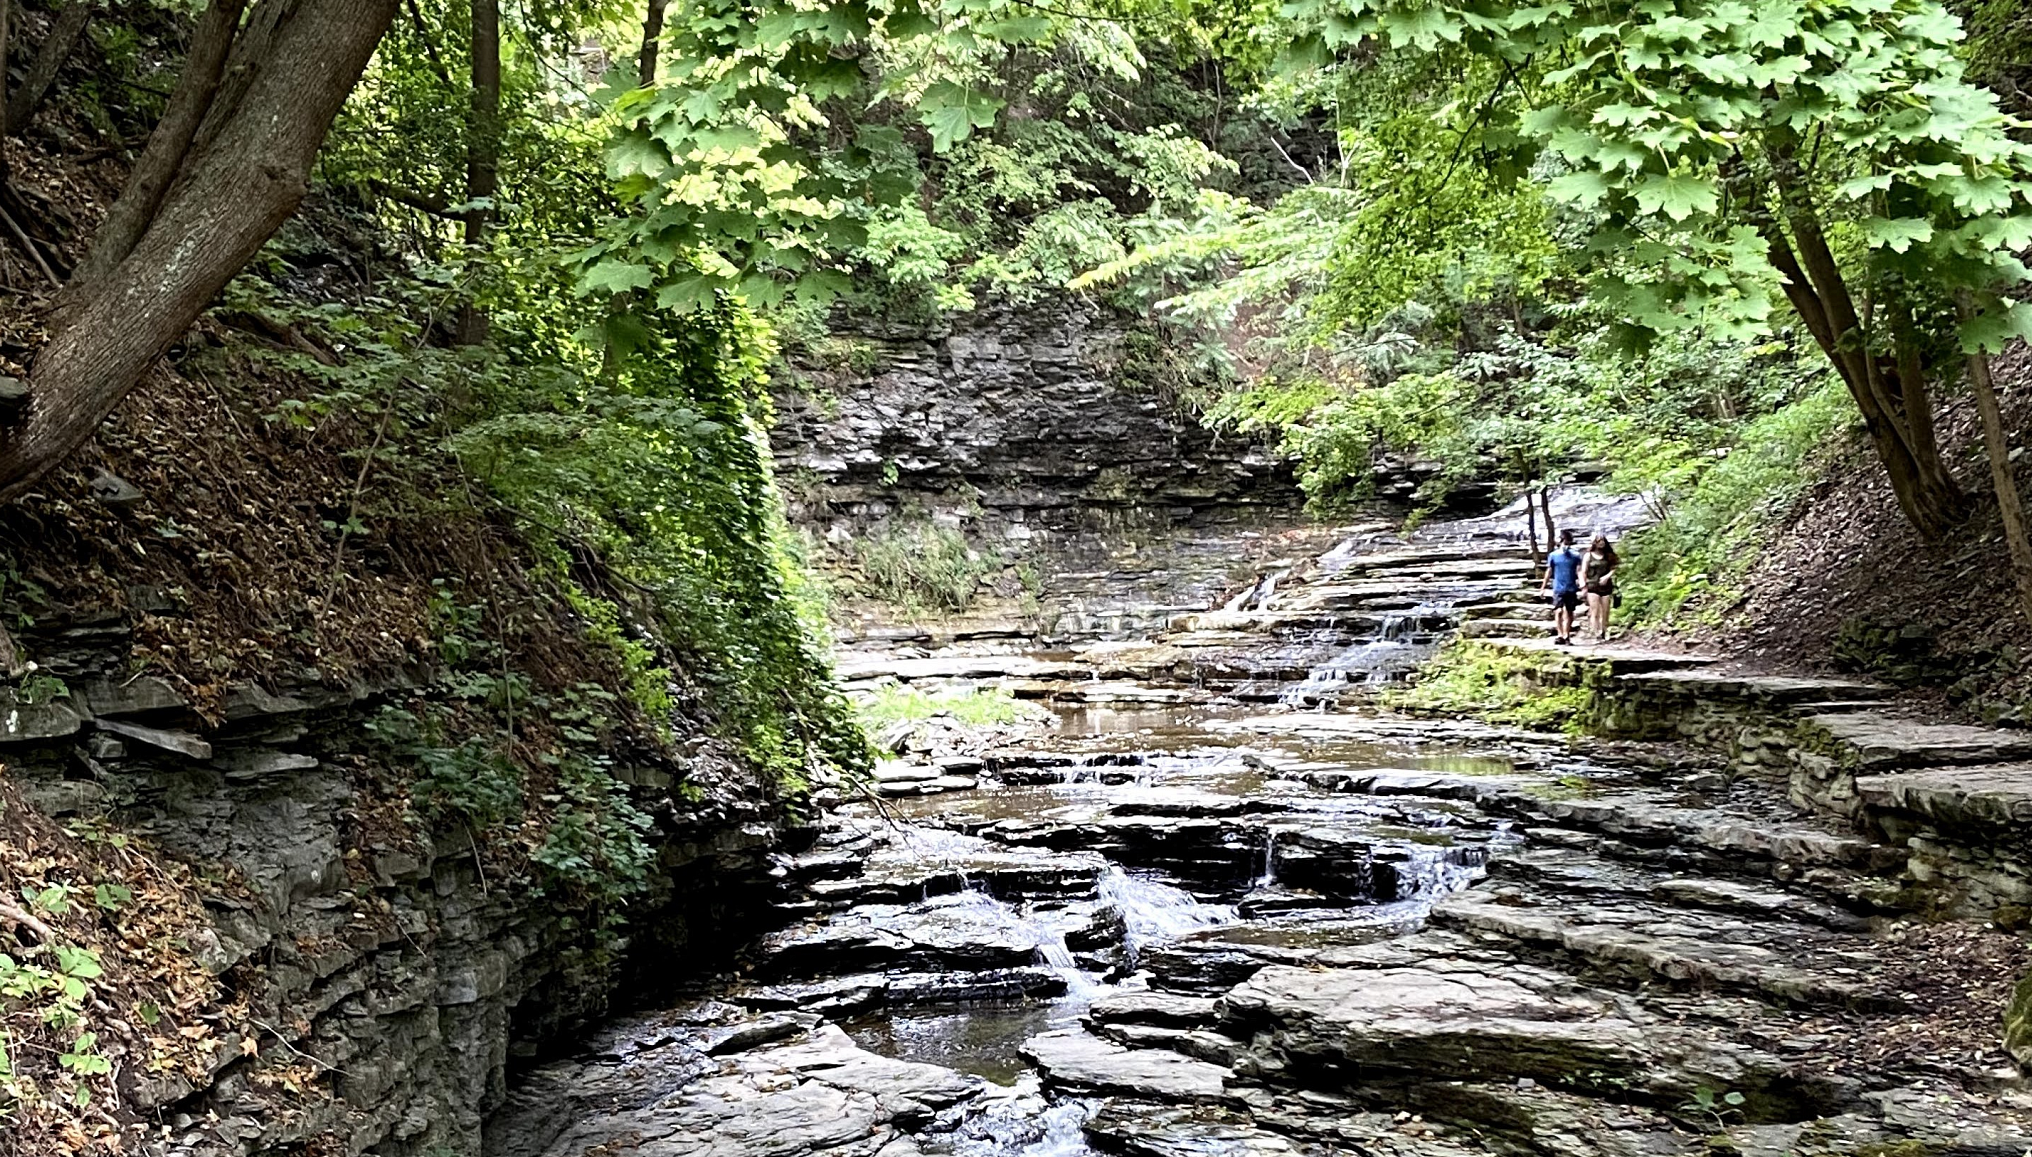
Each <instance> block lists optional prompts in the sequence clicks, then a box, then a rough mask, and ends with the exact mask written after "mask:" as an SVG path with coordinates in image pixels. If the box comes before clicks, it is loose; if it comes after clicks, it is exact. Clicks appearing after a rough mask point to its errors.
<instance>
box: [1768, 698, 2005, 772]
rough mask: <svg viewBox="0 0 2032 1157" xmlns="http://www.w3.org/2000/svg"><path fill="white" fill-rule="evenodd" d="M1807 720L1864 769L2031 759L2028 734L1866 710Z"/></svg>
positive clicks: (1892, 768) (1880, 769)
mask: <svg viewBox="0 0 2032 1157" xmlns="http://www.w3.org/2000/svg"><path fill="white" fill-rule="evenodd" d="M1807 722H1808V723H1809V724H1810V725H1811V726H1812V727H1814V728H1817V729H1818V730H1820V731H1823V732H1825V733H1826V734H1827V736H1828V737H1829V738H1830V739H1832V740H1833V741H1834V742H1835V743H1836V744H1838V745H1840V746H1842V747H1845V748H1848V749H1849V750H1850V751H1851V752H1852V753H1853V758H1854V760H1855V762H1856V764H1857V766H1858V767H1859V768H1860V769H1863V770H1869V771H1893V770H1897V769H1901V768H1927V767H1939V766H1943V765H1959V764H1983V763H2009V762H2012V761H2015V760H2024V759H2032V735H2026V734H2025V733H2024V732H2012V731H1999V730H1997V729H1995V728H1991V727H1973V726H1970V725H1968V724H1963V723H1928V722H1925V721H1923V720H1918V719H1907V718H1903V717H1901V716H1896V715H1887V714H1883V713H1881V712H1868V711H1858V712H1847V713H1844V714H1839V715H1815V716H1813V717H1812V718H1811V719H1809V720H1808V721H1807Z"/></svg>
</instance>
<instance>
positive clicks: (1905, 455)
mask: <svg viewBox="0 0 2032 1157" xmlns="http://www.w3.org/2000/svg"><path fill="white" fill-rule="evenodd" d="M1766 144H1767V148H1768V149H1769V157H1770V160H1771V179H1772V182H1773V184H1774V185H1775V186H1776V189H1777V194H1778V199H1777V206H1776V210H1775V211H1774V210H1773V208H1772V207H1771V206H1769V205H1768V204H1767V203H1766V201H1765V193H1764V190H1763V189H1762V188H1761V187H1759V186H1758V185H1757V184H1756V183H1755V182H1754V181H1748V180H1738V181H1737V182H1735V183H1734V184H1732V189H1731V191H1732V193H1734V194H1736V195H1739V196H1743V197H1744V198H1745V201H1746V206H1747V212H1748V215H1749V217H1750V219H1751V220H1753V221H1754V222H1755V223H1756V225H1757V229H1758V231H1759V232H1760V233H1761V234H1762V235H1763V238H1764V242H1765V245H1766V247H1767V250H1768V253H1769V256H1770V260H1771V264H1772V266H1773V267H1775V268H1776V269H1777V270H1778V272H1779V274H1780V275H1781V276H1782V277H1783V279H1784V283H1785V297H1786V299H1787V300H1788V301H1790V302H1791V303H1792V308H1793V310H1794V311H1795V312H1796V313H1798V314H1799V320H1800V321H1801V322H1802V323H1803V324H1804V325H1805V326H1806V330H1807V332H1808V333H1810V334H1812V335H1813V342H1814V344H1815V345H1817V346H1819V347H1820V349H1821V352H1822V353H1824V354H1826V355H1827V359H1828V361H1829V362H1830V363H1832V364H1833V366H1834V369H1835V372H1836V373H1837V374H1839V375H1840V376H1841V380H1842V384H1843V385H1845V386H1847V387H1848V390H1849V394H1850V395H1851V396H1852V397H1854V398H1855V400H1856V408H1857V409H1858V410H1860V411H1861V412H1862V415H1863V425H1864V426H1865V428H1867V429H1868V430H1869V433H1870V442H1871V444H1872V446H1874V447H1875V449H1876V451H1877V458H1878V460H1879V461H1880V462H1882V463H1883V466H1884V475H1885V477H1886V478H1887V479H1888V480H1889V481H1890V483H1891V492H1892V493H1893V494H1894V495H1896V497H1897V499H1898V508H1899V510H1900V511H1902V512H1903V513H1904V515H1905V519H1906V521H1907V522H1910V523H1911V524H1912V527H1913V529H1915V530H1917V531H1918V532H1919V534H1920V536H1921V537H1923V538H1926V539H1938V538H1940V537H1941V536H1943V535H1945V534H1946V533H1947V531H1948V530H1949V529H1950V528H1951V527H1953V526H1954V525H1955V524H1956V523H1957V522H1960V521H1961V520H1962V518H1964V517H1965V516H1966V515H1967V514H1968V498H1967V496H1966V495H1964V494H1963V493H1962V490H1961V487H1960V486H1959V485H1958V484H1956V482H1955V480H1954V475H1953V474H1951V473H1950V472H1949V471H1948V469H1947V464H1946V463H1945V462H1944V461H1943V460H1942V459H1941V456H1940V447H1939V445H1938V443H1937V442H1936V441H1935V439H1934V431H1933V402H1932V399H1931V398H1930V397H1929V396H1928V394H1927V390H1926V375H1925V366H1924V364H1923V363H1922V362H1921V360H1920V358H1919V356H1918V354H1917V349H1918V347H1917V345H1916V343H1914V342H1912V341H1910V340H1902V341H1896V340H1894V345H1895V346H1896V349H1895V350H1894V356H1892V357H1889V358H1887V357H1885V356H1883V355H1882V354H1881V353H1879V352H1878V351H1877V350H1875V349H1873V348H1872V346H1871V340H1870V338H1871V334H1870V327H1869V326H1868V325H1867V324H1865V319H1864V318H1863V317H1862V316H1860V315H1859V314H1858V311H1857V308H1856V299H1855V297H1854V295H1853V294H1852V293H1851V292H1850V290H1849V285H1848V280H1847V278H1845V277H1844V276H1843V275H1842V271H1841V265H1840V263H1839V262H1838V261H1837V260H1836V258H1835V255H1834V250H1833V248H1832V247H1831V246H1830V245H1829V244H1828V241H1827V236H1826V234H1825V232H1824V231H1823V230H1822V228H1821V224H1820V215H1819V213H1818V212H1817V210H1816V207H1815V203H1814V199H1813V197H1814V194H1813V191H1812V189H1811V187H1810V184H1809V182H1808V181H1807V180H1806V179H1805V178H1804V176H1803V175H1802V173H1801V171H1800V168H1799V165H1798V162H1797V160H1796V158H1795V153H1796V150H1797V149H1798V148H1799V141H1798V138H1797V137H1796V135H1795V134H1792V133H1791V132H1790V131H1789V130H1788V131H1785V132H1783V133H1779V134H1775V135H1774V137H1773V138H1772V139H1771V140H1769V141H1767V142H1766ZM1781 218H1782V220H1781ZM1788 233H1789V236H1788ZM1893 329H1894V331H1895V330H1896V329H1897V327H1896V326H1894V327H1893ZM1901 336H1905V337H1909V335H1903V334H1900V333H1897V332H1894V334H1893V337H1894V339H1896V338H1898V337H1901Z"/></svg>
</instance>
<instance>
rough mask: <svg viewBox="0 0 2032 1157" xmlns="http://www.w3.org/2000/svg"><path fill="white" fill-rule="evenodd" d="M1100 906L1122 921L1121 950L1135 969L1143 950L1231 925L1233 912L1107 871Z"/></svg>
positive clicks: (1115, 870) (1166, 887) (1169, 888)
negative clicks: (1167, 941)
mask: <svg viewBox="0 0 2032 1157" xmlns="http://www.w3.org/2000/svg"><path fill="white" fill-rule="evenodd" d="M1099 891H1100V897H1101V902H1102V903H1104V904H1106V905H1108V906H1109V907H1111V908H1113V909H1114V910H1115V912H1116V914H1117V915H1119V916H1120V917H1121V918H1122V950H1123V952H1124V953H1126V954H1127V956H1128V958H1129V966H1130V967H1131V968H1134V967H1135V966H1136V961H1137V959H1138V957H1139V956H1140V954H1141V953H1142V950H1143V948H1144V946H1146V945H1149V944H1154V943H1157V942H1160V941H1165V940H1177V939H1179V938H1180V937H1183V936H1187V935H1189V934H1191V933H1194V932H1198V931H1200V930H1201V929H1203V928H1211V927H1214V926H1215V925H1218V924H1228V923H1232V922H1233V921H1234V919H1235V910H1234V909H1233V908H1230V907H1228V906H1226V905H1223V904H1202V903H1200V902H1199V901H1198V900H1196V899H1194V898H1193V896H1192V894H1191V893H1190V892H1186V891H1184V890H1182V889H1179V888H1174V887H1172V886H1170V885H1169V884H1159V883H1157V882H1156V881H1154V880H1140V879H1137V878H1136V877H1135V876H1131V875H1130V874H1128V873H1127V872H1124V871H1123V870H1122V869H1120V868H1110V869H1108V871H1107V873H1106V874H1105V875H1103V876H1102V877H1101V880H1100V888H1099Z"/></svg>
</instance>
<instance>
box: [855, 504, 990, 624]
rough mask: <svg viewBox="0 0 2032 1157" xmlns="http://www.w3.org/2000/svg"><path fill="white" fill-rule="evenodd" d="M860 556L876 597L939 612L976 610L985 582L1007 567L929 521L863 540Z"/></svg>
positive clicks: (859, 546) (857, 552) (900, 604)
mask: <svg viewBox="0 0 2032 1157" xmlns="http://www.w3.org/2000/svg"><path fill="white" fill-rule="evenodd" d="M856 554H857V555H858V561H859V564H860V568H861V573H862V574H863V575H865V576H867V579H868V583H869V585H870V586H871V587H872V588H873V594H874V595H875V597H876V598H879V599H881V600H883V601H884V602H890V603H895V604H896V605H898V606H904V607H928V608H930V609H933V610H939V611H964V610H966V609H967V608H968V607H971V606H973V605H974V599H975V597H976V596H977V595H978V594H979V593H980V588H981V582H982V580H984V579H986V578H987V577H988V576H989V575H991V574H993V573H995V572H996V571H998V570H1000V569H1001V560H1000V559H996V558H991V557H987V556H983V555H982V554H980V553H979V552H977V551H975V550H974V549H973V548H972V547H971V546H969V545H968V544H967V538H966V535H964V534H961V533H960V532H959V531H957V530H953V529H951V528H950V527H944V526H939V525H937V524H935V523H929V522H925V523H916V524H913V525H910V526H907V527H901V528H895V529H891V530H890V531H888V532H887V533H884V534H882V535H879V536H876V537H871V538H865V539H862V540H860V541H859V542H858V543H857V544H856Z"/></svg>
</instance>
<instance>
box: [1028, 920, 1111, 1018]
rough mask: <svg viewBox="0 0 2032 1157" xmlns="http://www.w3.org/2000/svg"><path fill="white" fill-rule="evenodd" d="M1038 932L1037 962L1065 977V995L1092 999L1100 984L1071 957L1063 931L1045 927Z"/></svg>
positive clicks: (1070, 950) (1079, 998) (1080, 998)
mask: <svg viewBox="0 0 2032 1157" xmlns="http://www.w3.org/2000/svg"><path fill="white" fill-rule="evenodd" d="M1026 923H1028V922H1027V921H1026ZM1032 926H1033V927H1034V926H1035V925H1032ZM1038 932H1039V938H1038V941H1037V959H1038V962H1039V963H1041V964H1043V965H1044V966H1045V967H1046V968H1049V969H1051V970H1052V971H1053V972H1056V973H1058V974H1059V976H1061V977H1063V978H1064V979H1065V992H1066V995H1067V996H1070V997H1073V998H1075V999H1078V1000H1089V1001H1090V1000H1092V999H1093V997H1094V994H1095V993H1096V992H1099V991H1100V988H1101V986H1100V984H1099V983H1097V982H1096V981H1095V980H1094V978H1093V977H1091V976H1089V975H1087V973H1086V970H1085V969H1083V968H1081V967H1080V966H1079V961H1077V960H1074V959H1073V958H1072V949H1071V948H1069V947H1067V946H1066V943H1065V933H1063V932H1057V931H1053V930H1050V929H1045V928H1039V929H1038Z"/></svg>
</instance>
